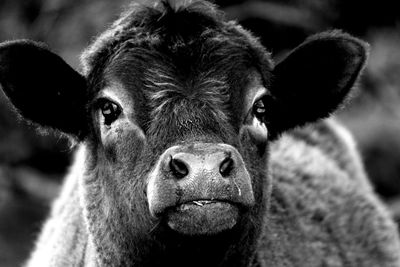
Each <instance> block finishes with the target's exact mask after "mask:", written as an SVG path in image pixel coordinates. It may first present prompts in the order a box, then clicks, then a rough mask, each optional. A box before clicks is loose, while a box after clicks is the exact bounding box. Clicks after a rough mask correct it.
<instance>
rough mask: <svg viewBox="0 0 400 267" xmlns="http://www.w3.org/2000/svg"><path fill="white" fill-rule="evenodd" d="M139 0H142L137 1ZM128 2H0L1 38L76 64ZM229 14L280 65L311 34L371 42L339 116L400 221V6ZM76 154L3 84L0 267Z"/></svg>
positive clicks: (360, 2)
mask: <svg viewBox="0 0 400 267" xmlns="http://www.w3.org/2000/svg"><path fill="white" fill-rule="evenodd" d="M141 1H142V2H144V1H143V0H141ZM129 2H130V1H129V0H114V1H108V0H79V1H78V0H0V42H1V41H5V40H11V39H17V38H29V39H34V40H38V41H43V42H45V43H47V44H48V45H49V46H50V47H51V48H52V49H53V50H54V51H55V52H57V53H58V54H60V55H61V56H62V57H63V58H64V59H65V60H66V61H67V62H68V63H69V64H71V65H72V66H74V67H75V68H77V69H79V68H80V64H79V53H80V52H81V51H82V49H83V48H84V47H85V46H87V45H88V43H89V42H90V40H91V39H92V38H94V36H96V35H97V34H98V33H100V32H101V31H103V30H104V29H105V28H106V27H107V25H109V24H110V23H111V22H112V21H113V20H114V19H116V18H117V16H118V14H119V13H120V11H121V10H122V9H123V7H124V6H126V5H127V4H128V3H129ZM215 2H216V3H217V4H218V5H219V6H220V7H221V8H222V9H223V10H224V11H225V12H226V14H227V17H228V18H230V19H235V20H238V21H239V22H240V23H241V24H242V25H243V26H244V27H245V28H247V29H250V30H251V31H252V32H253V33H255V34H256V35H257V36H259V37H260V38H261V41H262V43H263V44H264V45H265V46H266V47H268V48H269V50H270V51H272V52H273V55H274V56H275V59H276V60H278V61H279V59H280V58H282V56H284V55H285V53H286V52H288V50H290V49H291V48H294V47H295V46H296V45H298V44H299V43H300V42H302V41H303V40H304V38H306V37H307V36H308V35H310V34H313V33H316V32H319V31H323V30H327V29H333V28H339V29H343V30H345V31H347V32H350V33H352V34H354V35H356V36H358V37H360V38H362V39H364V40H367V41H368V42H369V43H370V44H371V54H370V60H369V64H368V67H367V69H366V73H365V75H364V76H363V78H362V79H361V81H360V83H359V86H358V87H359V89H358V92H357V94H355V95H354V97H353V101H352V103H351V105H348V106H347V107H346V109H344V110H342V111H340V112H339V114H338V116H339V118H340V119H341V120H342V121H343V122H344V123H345V124H346V125H347V127H348V128H349V129H350V130H351V131H352V132H353V134H354V136H355V138H356V140H357V142H358V144H359V149H360V151H361V153H362V156H363V160H364V162H365V165H366V169H367V171H368V173H369V176H370V179H371V181H372V183H373V184H374V186H375V189H376V191H377V192H378V194H379V195H380V196H381V198H382V199H383V200H384V201H385V202H386V203H387V204H388V206H389V208H390V209H391V210H392V212H393V214H394V216H395V218H396V220H397V221H398V222H400V220H399V218H400V12H398V8H397V5H396V1H394V0H393V1H390V0H380V1H379V2H377V1H372V0H325V1H321V0H301V1H300V0H286V1H284V0H270V1H267V0H265V1H257V0H247V1H244V0H229V1H228V0H221V1H215ZM71 155H72V152H71V151H70V149H69V147H68V142H67V141H66V140H64V139H62V138H60V137H57V136H53V135H47V136H43V135H38V134H37V131H36V130H35V129H34V128H33V127H30V126H28V125H26V124H24V123H23V122H22V121H21V120H20V119H19V118H18V116H17V115H16V114H15V112H13V111H12V109H11V107H10V106H9V105H8V103H7V101H6V99H5V97H4V95H3V94H2V93H1V90H0V266H2V267H9V266H10V267H11V266H19V265H20V264H21V263H22V262H23V261H24V259H26V257H27V256H28V252H29V251H30V250H31V249H32V246H33V242H34V239H35V237H36V236H37V232H38V230H39V229H40V226H41V225H42V223H43V221H44V218H45V217H46V215H47V214H48V211H49V210H48V209H49V205H50V202H51V200H52V199H53V198H54V197H55V196H56V195H57V193H58V190H59V185H60V183H61V181H62V177H63V174H64V173H65V172H66V171H67V169H68V165H69V163H70V161H71Z"/></svg>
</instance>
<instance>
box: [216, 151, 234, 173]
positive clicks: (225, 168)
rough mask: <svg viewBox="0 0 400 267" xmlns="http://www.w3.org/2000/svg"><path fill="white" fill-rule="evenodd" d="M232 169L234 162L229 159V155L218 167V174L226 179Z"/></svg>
mask: <svg viewBox="0 0 400 267" xmlns="http://www.w3.org/2000/svg"><path fill="white" fill-rule="evenodd" d="M233 167H234V162H233V159H232V157H231V155H228V156H227V157H226V158H225V159H224V160H223V161H222V162H221V165H220V166H219V173H220V174H221V175H222V177H228V176H229V175H230V174H231V172H232V170H233Z"/></svg>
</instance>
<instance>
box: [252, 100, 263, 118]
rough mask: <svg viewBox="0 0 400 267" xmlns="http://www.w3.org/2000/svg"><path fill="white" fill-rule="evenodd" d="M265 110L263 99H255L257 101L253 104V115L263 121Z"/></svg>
mask: <svg viewBox="0 0 400 267" xmlns="http://www.w3.org/2000/svg"><path fill="white" fill-rule="evenodd" d="M265 112H266V108H265V103H264V99H259V100H257V101H256V102H255V103H254V104H253V114H254V116H255V117H256V118H257V119H258V120H260V121H264V118H265Z"/></svg>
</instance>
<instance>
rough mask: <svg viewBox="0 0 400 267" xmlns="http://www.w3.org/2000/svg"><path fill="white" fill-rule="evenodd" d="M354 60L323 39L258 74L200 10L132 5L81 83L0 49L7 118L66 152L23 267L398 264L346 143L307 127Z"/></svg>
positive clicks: (210, 9)
mask: <svg viewBox="0 0 400 267" xmlns="http://www.w3.org/2000/svg"><path fill="white" fill-rule="evenodd" d="M271 38H273V37H271ZM366 50H367V45H366V44H365V43H364V42H362V41H360V40H358V39H356V38H354V37H351V36H350V35H348V34H345V33H341V32H339V31H332V32H326V33H322V34H318V35H315V36H312V37H310V38H309V39H307V40H306V41H305V42H304V43H303V44H301V45H300V46H299V47H297V48H296V49H294V50H293V51H292V52H291V53H290V54H289V55H288V56H287V58H286V59H284V60H283V61H282V62H280V63H279V64H277V65H276V66H275V67H274V66H273V63H272V61H271V58H270V54H269V53H268V52H267V51H266V50H265V49H264V48H263V47H262V46H261V45H260V43H259V42H258V40H257V39H256V38H254V37H253V36H252V35H251V34H250V33H249V32H248V31H246V30H244V29H243V28H241V27H240V26H239V25H237V24H236V23H235V22H232V21H225V20H224V19H223V16H222V14H221V13H220V12H218V11H217V10H216V9H215V7H214V6H213V5H212V4H210V3H207V2H202V1H195V2H192V3H189V1H185V4H177V5H175V4H173V3H170V2H166V1H162V2H160V3H158V4H156V5H154V6H143V5H136V4H134V5H132V7H131V8H130V9H128V10H127V11H126V12H125V13H124V14H123V15H122V16H121V18H120V19H119V20H117V21H116V22H115V23H114V24H113V25H112V26H111V27H110V28H109V29H108V30H107V31H106V32H105V33H103V34H102V35H100V36H99V37H98V38H97V39H96V40H95V41H94V43H93V44H92V45H91V46H90V47H89V48H88V49H87V50H86V51H85V52H84V53H83V57H82V62H83V72H82V74H80V73H78V72H76V71H75V70H73V69H72V68H71V67H69V66H68V65H67V64H66V63H65V62H64V61H63V60H62V59H61V58H60V57H58V56H57V55H55V54H54V53H52V52H51V51H50V50H48V48H47V47H46V46H45V45H43V44H40V43H36V42H32V41H27V40H20V41H11V42H5V43H3V44H1V46H0V62H1V65H0V83H1V85H2V88H3V90H4V91H5V93H6V94H7V96H8V97H9V99H10V101H11V102H12V103H13V105H14V106H15V108H16V109H17V110H18V111H19V113H20V114H21V115H22V116H23V117H24V118H26V119H27V120H29V121H31V122H33V123H35V124H37V125H39V126H41V127H44V128H46V129H55V130H57V131H60V132H61V133H63V134H65V135H67V136H69V137H70V138H71V140H73V142H74V143H75V144H76V146H77V147H78V149H77V153H76V159H75V164H74V165H73V166H72V168H71V171H70V173H69V175H68V176H67V178H66V180H65V184H64V187H63V190H62V192H61V195H60V196H59V198H58V199H57V200H56V202H55V203H54V205H53V208H52V212H51V215H50V217H49V219H48V220H47V222H46V224H45V226H44V228H43V230H42V233H41V235H40V237H39V240H38V242H37V244H36V249H35V250H34V252H33V254H32V256H31V258H30V259H29V261H28V266H230V267H233V266H400V260H399V256H398V255H399V252H400V247H399V239H398V235H397V232H396V227H395V225H394V223H393V222H392V221H391V219H390V216H389V215H388V213H387V212H386V210H385V209H384V207H383V206H382V204H381V203H380V202H379V201H378V199H377V198H376V197H375V196H374V193H373V191H372V190H371V187H370V185H369V184H368V182H367V179H366V177H365V174H364V171H363V167H362V165H361V163H360V159H359V157H358V155H357V152H356V150H355V148H354V144H353V142H352V140H351V137H350V136H349V134H348V133H347V132H346V130H345V129H343V128H342V127H341V126H340V125H339V124H337V123H336V122H335V121H332V120H325V121H319V122H316V121H317V120H319V119H321V118H325V117H327V116H328V115H329V114H330V113H331V112H333V111H334V110H335V109H336V108H337V107H338V106H339V105H340V104H341V103H342V102H343V100H344V99H345V98H346V96H347V95H348V93H349V91H350V89H351V87H352V86H353V84H354V82H355V81H356V80H357V77H358V76H359V74H360V72H361V70H362V68H363V66H364V64H365V61H366V53H367V52H366ZM309 122H316V123H314V124H310V125H308V126H306V127H303V128H296V129H295V130H293V129H294V128H295V127H297V126H303V125H305V124H306V123H309Z"/></svg>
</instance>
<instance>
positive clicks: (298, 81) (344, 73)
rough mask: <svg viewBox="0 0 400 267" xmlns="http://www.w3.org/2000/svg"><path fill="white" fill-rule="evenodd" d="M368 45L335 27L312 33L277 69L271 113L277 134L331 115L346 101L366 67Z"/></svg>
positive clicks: (273, 126) (272, 123)
mask: <svg viewBox="0 0 400 267" xmlns="http://www.w3.org/2000/svg"><path fill="white" fill-rule="evenodd" d="M367 54H368V45H367V44H366V43H365V42H363V41H361V40H359V39H356V38H354V37H352V36H350V35H348V34H345V33H342V32H339V31H333V32H326V33H321V34H317V35H314V36H312V37H311V38H309V39H307V40H306V41H305V42H304V43H303V44H301V45H300V46H298V47H297V48H295V49H294V50H293V51H292V52H291V53H290V54H289V55H288V56H287V57H286V58H285V59H284V60H282V61H281V62H280V63H279V64H277V66H276V67H275V69H274V70H273V81H272V86H271V88H270V91H271V94H272V98H271V99H270V101H268V102H270V103H268V104H267V105H269V106H270V110H271V114H270V115H268V117H269V118H267V121H269V124H270V125H271V128H272V130H273V132H272V134H273V135H274V134H275V135H276V134H279V133H281V132H283V131H285V130H288V129H291V128H293V127H296V126H299V125H303V124H305V123H307V122H312V121H315V120H318V119H320V118H324V117H327V116H328V115H329V114H330V113H331V112H333V111H335V110H336V109H337V108H338V106H339V105H340V104H341V103H342V102H343V101H344V99H345V97H346V96H347V94H348V93H349V91H350V89H351V88H352V87H353V85H354V83H355V82H356V80H357V78H358V77H359V75H360V72H361V70H362V69H363V67H364V65H365V62H366V59H367Z"/></svg>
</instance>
